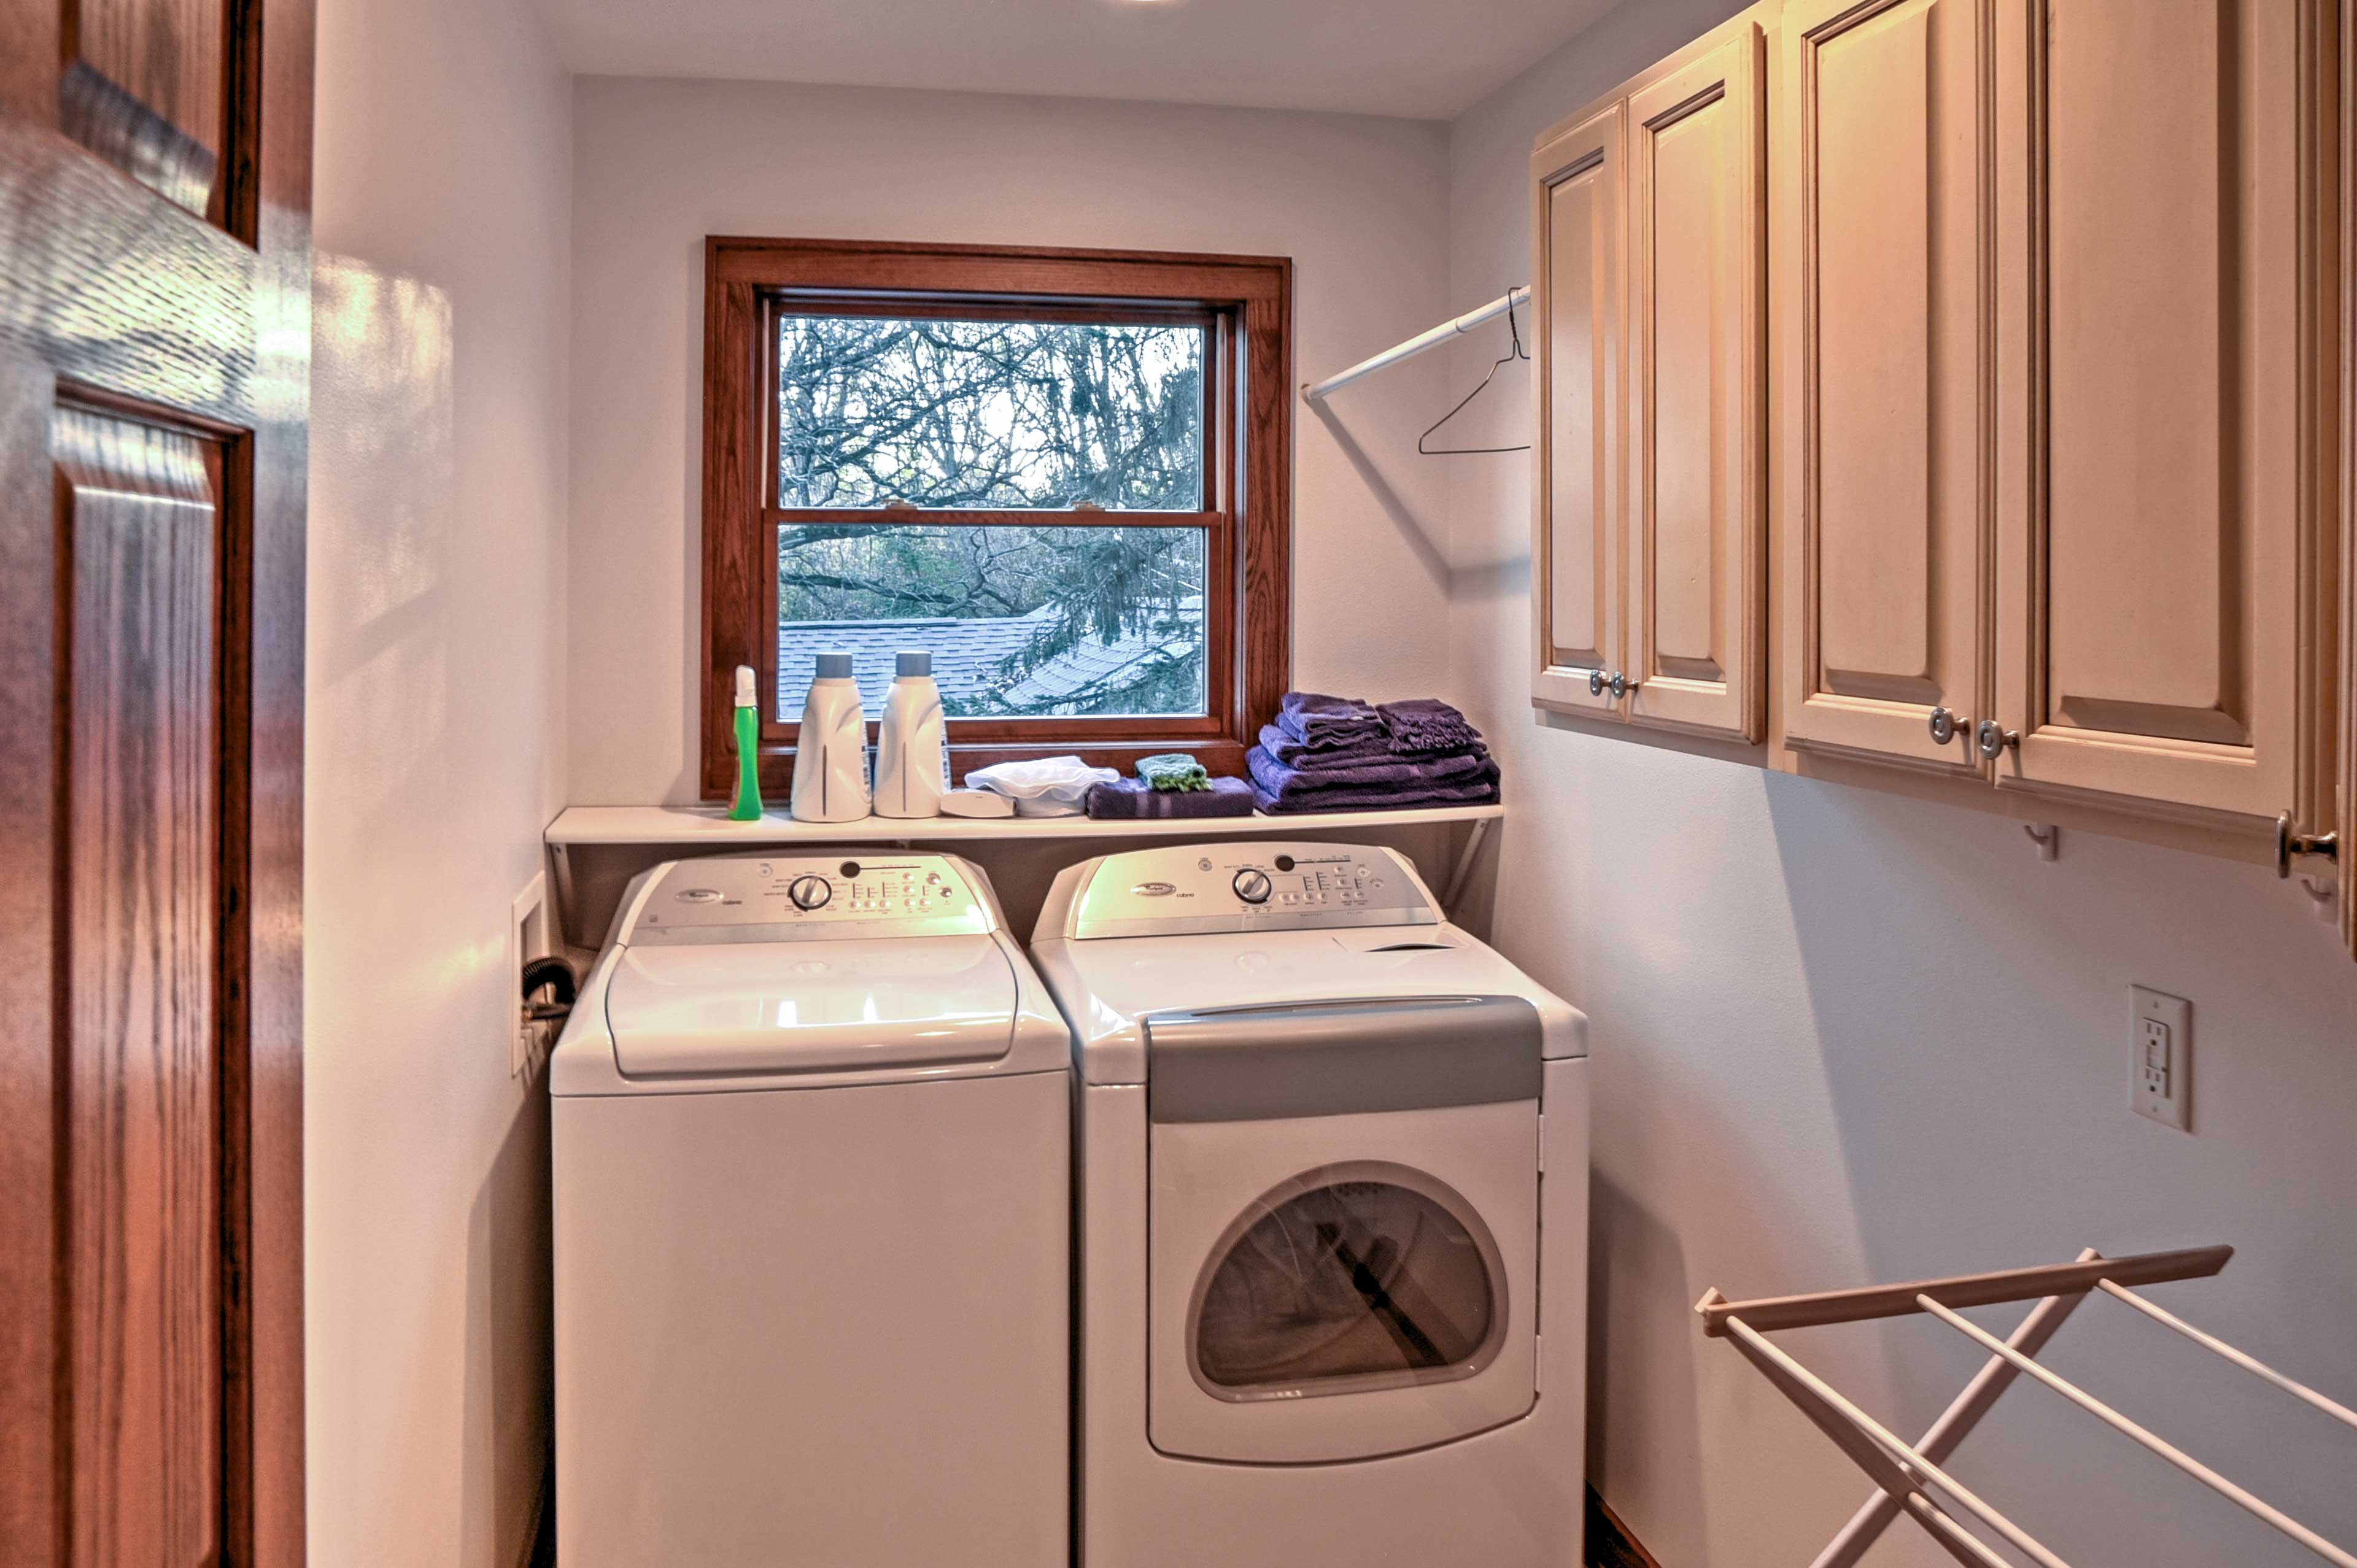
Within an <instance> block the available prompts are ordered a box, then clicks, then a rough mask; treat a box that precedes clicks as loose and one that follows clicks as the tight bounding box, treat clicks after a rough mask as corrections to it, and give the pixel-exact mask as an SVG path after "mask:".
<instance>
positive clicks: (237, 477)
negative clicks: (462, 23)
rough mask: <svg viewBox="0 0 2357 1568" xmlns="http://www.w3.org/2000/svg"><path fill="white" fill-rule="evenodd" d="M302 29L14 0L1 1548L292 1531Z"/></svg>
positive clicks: (304, 325) (3, 487)
mask: <svg viewBox="0 0 2357 1568" xmlns="http://www.w3.org/2000/svg"><path fill="white" fill-rule="evenodd" d="M310 29H311V16H310V10H309V5H308V0H81V3H80V4H78V5H75V4H65V3H62V0H0V38H6V39H7V40H8V43H9V46H10V47H9V48H5V49H0V211H5V212H6V213H7V220H6V221H5V223H0V514H5V515H0V524H5V526H0V977H5V978H0V1150H5V1155H0V1175H5V1177H6V1179H5V1181H0V1300H5V1302H6V1303H7V1305H5V1306H0V1541H5V1542H6V1546H5V1549H0V1556H5V1557H6V1558H7V1559H8V1560H9V1562H11V1563H15V1562H18V1561H22V1562H25V1563H45V1564H57V1565H59V1568H132V1565H137V1568H203V1565H210V1568H222V1565H226V1564H231V1563H235V1564H240V1565H253V1568H292V1565H294V1564H299V1563H301V1562H302V1560H303V1551H304V1523H303V1449H302V1437H303V1380H302V1371H303V1332H302V1289H303V1261H302V1146H301V1128H302V1078H301V1046H302V1030H301V1023H302V989H301V931H302V904H301V884H302V800H301V788H302V771H303V756H302V736H303V660H302V652H303V586H304V564H303V555H304V549H303V544H304V541H303V532H304V502H305V491H306V464H307V430H306V420H307V413H306V403H307V385H308V358H309V345H310V315H309V311H310V274H311V265H310V233H309V219H308V208H309V200H310V134H311V132H310V125H311V115H310V103H311V30H310ZM126 175H128V176H130V177H125V176H126ZM192 214H194V215H195V217H194V218H192Z"/></svg>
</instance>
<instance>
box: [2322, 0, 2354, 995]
mask: <svg viewBox="0 0 2357 1568" xmlns="http://www.w3.org/2000/svg"><path fill="white" fill-rule="evenodd" d="M2337 20H2338V21H2339V22H2340V25H2341V105H2340V109H2341V124H2340V126H2339V143H2338V145H2339V147H2340V153H2341V381H2340V387H2341V410H2340V421H2339V425H2338V433H2339V436H2340V461H2341V484H2340V490H2339V493H2338V495H2337V497H2336V498H2335V499H2337V501H2338V503H2339V508H2340V518H2339V521H2340V529H2339V534H2340V559H2339V565H2340V575H2341V581H2340V585H2339V586H2340V591H2341V604H2340V611H2341V613H2340V618H2339V629H2340V634H2341V635H2340V652H2341V660H2340V665H2339V668H2338V671H2337V673H2338V674H2339V677H2340V691H2339V693H2337V694H2338V696H2339V699H2340V700H2339V702H2338V703H2336V704H2335V716H2336V718H2337V720H2338V722H2339V726H2340V733H2339V735H2338V736H2336V737H2335V738H2336V739H2337V740H2338V742H2339V744H2338V745H2337V746H2335V747H2334V748H2333V749H2334V751H2335V754H2336V756H2335V761H2336V764H2337V766H2336V767H2335V768H2334V769H2333V775H2334V776H2333V779H2332V783H2333V786H2334V788H2333V791H2332V793H2333V795H2334V796H2335V797H2337V800H2333V801H2332V802H2331V803H2330V805H2329V806H2327V807H2325V808H2322V809H2319V812H2318V820H2319V822H2321V824H2322V826H2323V827H2324V828H2325V829H2326V830H2327V831H2330V832H2336V833H2337V834H2338V840H2337V843H2336V846H2335V847H2336V854H2337V857H2338V859H2339V861H2340V867H2339V870H2340V885H2341V886H2340V899H2339V903H2340V916H2341V940H2342V941H2344V942H2346V943H2347V944H2348V945H2349V951H2350V956H2351V957H2352V958H2357V0H2340V4H2339V11H2338V16H2337Z"/></svg>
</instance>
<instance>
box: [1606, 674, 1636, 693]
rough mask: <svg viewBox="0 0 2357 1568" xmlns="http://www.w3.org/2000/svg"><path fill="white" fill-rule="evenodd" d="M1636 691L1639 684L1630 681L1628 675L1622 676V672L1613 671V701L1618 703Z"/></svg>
mask: <svg viewBox="0 0 2357 1568" xmlns="http://www.w3.org/2000/svg"><path fill="white" fill-rule="evenodd" d="M1636 689H1637V682H1634V681H1631V679H1629V677H1627V676H1626V675H1623V674H1622V673H1620V671H1618V670H1615V671H1612V696H1613V699H1614V700H1615V701H1618V700H1619V699H1620V698H1622V697H1625V696H1627V695H1628V694H1629V693H1631V692H1633V691H1635V690H1636Z"/></svg>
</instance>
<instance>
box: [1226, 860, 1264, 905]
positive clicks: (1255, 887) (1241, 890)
mask: <svg viewBox="0 0 2357 1568" xmlns="http://www.w3.org/2000/svg"><path fill="white" fill-rule="evenodd" d="M1231 886H1233V887H1234V888H1235V890H1236V897H1239V898H1241V899H1243V901H1244V902H1245V903H1247V904H1265V903H1267V902H1268V889H1269V881H1268V873H1267V872H1265V871H1255V870H1254V869H1253V868H1252V867H1251V866H1246V867H1245V868H1244V869H1243V870H1242V871H1239V872H1237V873H1236V876H1235V881H1234V882H1233V883H1232V884H1231Z"/></svg>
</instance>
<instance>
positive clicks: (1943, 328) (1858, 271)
mask: <svg viewBox="0 0 2357 1568" xmlns="http://www.w3.org/2000/svg"><path fill="white" fill-rule="evenodd" d="M1992 3H1993V0H1880V3H1878V4H1867V5H1858V4H1857V0H1810V3H1809V4H1806V5H1798V6H1794V7H1792V8H1790V9H1788V10H1786V12H1785V13H1784V18H1783V25H1782V31H1781V54H1782V70H1781V91H1780V92H1779V94H1778V102H1777V106H1776V108H1777V113H1778V116H1779V121H1778V124H1779V128H1780V134H1779V137H1778V147H1777V163H1776V186H1775V200H1776V202H1777V210H1778V212H1779V214H1780V218H1781V221H1780V222H1779V224H1778V225H1777V229H1778V245H1779V247H1780V264H1779V266H1778V268H1777V273H1776V280H1777V281H1776V285H1775V288H1776V295H1775V299H1774V303H1773V308H1774V309H1775V310H1776V311H1777V313H1778V318H1779V322H1780V325H1781V333H1780V338H1781V342H1782V343H1783V345H1784V352H1783V363H1782V373H1783V387H1784V396H1783V399H1782V403H1781V420H1782V423H1781V430H1780V439H1781V443H1782V453H1781V456H1782V459H1783V461H1782V464H1781V483H1782V487H1783V530H1782V533H1781V541H1780V544H1779V548H1780V550H1781V554H1782V557H1783V573H1784V575H1783V585H1784V595H1783V600H1782V615H1783V617H1784V620H1783V625H1784V639H1783V660H1782V662H1783V680H1784V682H1785V684H1784V687H1783V691H1784V701H1783V707H1782V725H1783V730H1784V738H1785V741H1786V743H1787V744H1788V745H1790V746H1794V747H1796V748H1800V749H1803V750H1814V751H1827V752H1834V753H1838V754H1848V755H1860V756H1865V757H1871V758H1874V759H1877V760H1884V761H1893V762H1899V763H1902V764H1905V765H1908V766H1910V767H1920V768H1932V769H1936V770H1940V771H1944V772H1952V773H1978V772H1980V771H1982V770H1983V768H1984V766H1985V765H1984V764H1983V763H1982V761H1981V758H1980V755H1979V753H1978V751H1977V750H1976V749H1975V745H1974V739H1973V725H1974V722H1975V720H1976V719H1979V718H1983V717H1986V716H1987V713H1988V708H1987V704H1986V692H1987V685H1988V675H1987V671H1988V663H1989V657H1990V630H1991V628H1990V625H1989V617H1990V606H1989V596H1988V592H1987V590H1988V585H1989V553H1990V548H1991V545H1990V538H1989V533H1990V526H1991V507H1992V504H1993V500H1994V490H1993V482H1994V478H1995V456H1996V452H1995V446H1994V441H1995V437H1996V428H1995V410H1994V407H1993V404H1992V400H1993V396H1994V393H1995V390H1996V386H1995V355H1994V344H1993V342H1992V341H1991V338H1990V328H1991V326H1992V321H1991V315H1992V310H1993V306H1994V301H1995V274H1994V269H1993V267H1992V266H1991V265H1990V264H1989V262H1988V247H1987V241H1988V238H1989V229H1990V225H1989V222H1988V220H1987V217H1986V213H1987V204H1988V201H1989V199H1990V198H1991V197H1992V195H1993V194H1994V188H1993V181H1994V169H1993V167H1992V165H1991V147H1990V142H1989V129H1990V127H1989V114H1988V97H1989V95H1988V89H1989V85H1990V84H1989V80H1988V65H1989V53H1988V48H1987V37H1988V24H1989V22H1990V20H1991V13H1990V6H1991V5H1992ZM1943 710H1944V711H1945V714H1946V715H1947V723H1946V724H1945V725H1944V726H1943V727H1944V733H1946V735H1947V736H1948V738H1947V739H1946V740H1945V741H1944V742H1943V741H1942V740H1940V739H1938V738H1936V735H1937V733H1938V732H1935V729H1934V726H1933V723H1932V721H1933V718H1934V715H1935V714H1940V713H1941V712H1942V711H1943Z"/></svg>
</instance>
